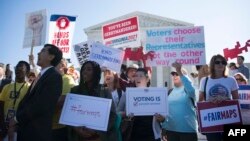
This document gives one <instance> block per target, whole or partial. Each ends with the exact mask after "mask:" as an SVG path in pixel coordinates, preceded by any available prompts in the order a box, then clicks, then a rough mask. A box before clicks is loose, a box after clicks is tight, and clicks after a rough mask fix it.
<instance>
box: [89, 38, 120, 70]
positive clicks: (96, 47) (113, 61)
mask: <svg viewBox="0 0 250 141" xmlns="http://www.w3.org/2000/svg"><path fill="white" fill-rule="evenodd" d="M123 57H124V51H123V50H121V49H116V48H112V47H107V46H104V45H103V44H101V43H98V42H95V43H93V44H92V48H91V51H90V56H89V60H92V61H95V62H97V63H98V64H100V66H101V67H106V68H108V69H110V70H113V71H115V72H117V73H120V70H121V65H122V61H123Z"/></svg>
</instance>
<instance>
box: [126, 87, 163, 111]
mask: <svg viewBox="0 0 250 141" xmlns="http://www.w3.org/2000/svg"><path fill="white" fill-rule="evenodd" d="M167 97H168V95H167V88H153V87H146V88H127V89H126V113H127V115H128V114H131V113H133V114H134V115H135V116H142V115H151V116H152V115H154V114H156V113H158V114H162V115H167V114H168V104H167Z"/></svg>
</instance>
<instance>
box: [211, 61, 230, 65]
mask: <svg viewBox="0 0 250 141" xmlns="http://www.w3.org/2000/svg"><path fill="white" fill-rule="evenodd" d="M214 64H216V65H219V64H222V65H227V62H226V61H215V62H214Z"/></svg>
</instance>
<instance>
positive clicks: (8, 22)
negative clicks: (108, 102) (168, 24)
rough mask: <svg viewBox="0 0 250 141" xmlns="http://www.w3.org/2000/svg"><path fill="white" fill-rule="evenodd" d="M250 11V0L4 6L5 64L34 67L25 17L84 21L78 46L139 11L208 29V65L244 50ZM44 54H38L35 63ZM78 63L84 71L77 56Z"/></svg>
mask: <svg viewBox="0 0 250 141" xmlns="http://www.w3.org/2000/svg"><path fill="white" fill-rule="evenodd" d="M249 5H250V1H249V0H1V2H0V17H1V18H2V19H1V24H0V25H1V26H0V41H1V55H0V62H3V63H5V64H6V63H10V64H11V65H12V66H14V65H16V63H17V62H18V61H19V60H26V61H28V55H29V53H30V49H28V48H25V49H23V48H22V45H23V38H24V27H25V14H26V13H29V12H34V11H38V10H41V9H46V10H47V16H48V19H49V17H50V15H51V14H65V15H77V16H78V17H77V19H76V25H75V32H74V38H73V44H77V43H80V42H83V41H86V40H87V36H86V34H85V33H84V31H83V29H84V28H87V27H89V26H92V25H96V24H99V23H101V22H104V21H107V20H110V19H113V18H116V17H119V16H122V15H125V14H128V13H131V12H134V11H141V12H145V13H150V14H154V15H159V16H163V17H167V18H172V19H176V20H181V21H185V22H189V23H193V24H195V25H196V26H204V31H205V43H206V56H207V62H208V61H209V60H210V58H211V56H212V55H214V54H218V53H221V54H222V53H223V49H224V48H226V47H228V48H233V47H234V45H235V43H236V41H239V42H240V43H241V45H242V46H243V45H245V42H246V41H247V40H248V39H250V26H249V25H250V8H249ZM48 26H49V24H48V23H47V28H48ZM47 35H48V33H47ZM47 38H48V37H47ZM47 40H48V39H47ZM41 48H42V47H41V46H40V47H36V48H35V49H34V53H35V58H37V55H36V54H37V52H39V51H40V49H41ZM248 49H249V52H247V53H243V54H242V55H244V56H245V58H246V62H250V47H249V48H248ZM72 51H73V50H72ZM231 61H235V60H231ZM72 62H73V63H74V64H75V66H78V63H77V62H76V59H75V54H74V52H72Z"/></svg>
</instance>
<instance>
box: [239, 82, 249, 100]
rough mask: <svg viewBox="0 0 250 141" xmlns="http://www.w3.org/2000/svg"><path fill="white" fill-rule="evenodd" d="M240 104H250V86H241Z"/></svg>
mask: <svg viewBox="0 0 250 141" xmlns="http://www.w3.org/2000/svg"><path fill="white" fill-rule="evenodd" d="M238 94H239V100H240V104H250V85H239V90H238Z"/></svg>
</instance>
